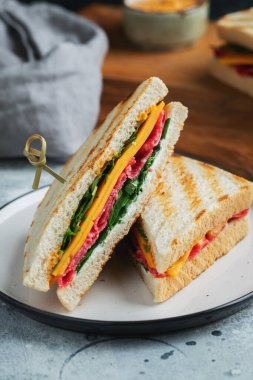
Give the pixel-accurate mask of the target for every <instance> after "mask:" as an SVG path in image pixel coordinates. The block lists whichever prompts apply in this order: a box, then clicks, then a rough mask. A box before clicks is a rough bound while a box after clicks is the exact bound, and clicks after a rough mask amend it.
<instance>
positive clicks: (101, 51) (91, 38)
mask: <svg viewBox="0 0 253 380" xmlns="http://www.w3.org/2000/svg"><path fill="white" fill-rule="evenodd" d="M107 46H108V43H107V38H106V35H105V34H104V32H103V31H102V30H101V29H100V28H99V27H97V26H96V25H94V24H93V23H91V22H89V21H87V20H85V19H83V18H81V17H79V16H77V15H75V14H73V13H71V12H68V11H66V10H64V9H62V8H60V7H58V6H52V5H48V4H43V3H39V4H36V5H31V6H27V5H21V4H20V3H18V2H17V1H14V0H5V1H4V0H0V157H20V156H22V152H23V148H24V145H25V142H26V140H27V138H28V137H29V135H31V134H32V133H39V134H41V135H42V136H43V137H45V139H46V140H47V156H48V157H54V158H57V159H60V160H65V159H66V158H67V157H68V156H70V155H72V154H73V153H74V151H75V150H76V149H77V148H78V147H79V145H80V143H81V142H82V141H83V140H84V139H85V138H86V137H87V135H88V134H89V132H90V131H91V129H93V127H94V126H95V124H96V121H97V117H98V113H99V104H100V94H101V87H102V78H101V64H102V61H103V58H104V55H105V53H106V50H107Z"/></svg>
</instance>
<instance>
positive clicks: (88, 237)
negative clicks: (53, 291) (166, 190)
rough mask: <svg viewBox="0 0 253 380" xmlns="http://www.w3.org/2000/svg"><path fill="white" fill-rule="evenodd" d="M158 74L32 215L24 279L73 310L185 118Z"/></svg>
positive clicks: (137, 208)
mask: <svg viewBox="0 0 253 380" xmlns="http://www.w3.org/2000/svg"><path fill="white" fill-rule="evenodd" d="M167 92H168V89H167V87H166V86H165V84H164V83H163V82H162V81H161V80H160V79H159V78H155V77H153V78H149V79H148V80H146V81H144V82H143V83H142V84H141V85H140V86H139V87H138V88H137V89H136V90H135V91H134V92H133V93H132V94H131V95H130V96H129V97H128V98H127V99H125V100H124V101H122V102H121V103H119V104H118V105H117V106H116V107H115V108H114V109H113V110H112V112H111V113H110V114H109V115H108V116H107V118H106V120H105V121H104V123H103V124H102V126H101V127H100V128H98V129H97V130H95V131H94V132H93V133H92V134H91V136H90V137H89V138H88V140H87V141H86V142H85V143H84V144H83V145H82V146H81V147H80V148H79V150H78V151H77V152H76V154H75V155H74V156H73V157H72V159H71V160H70V161H69V162H68V163H67V165H66V166H65V167H64V169H63V170H62V172H61V174H62V176H63V177H65V178H66V182H65V184H64V185H62V184H60V183H59V182H56V181H55V182H54V183H53V184H52V186H51V187H50V189H49V190H48V192H47V194H46V195H45V197H44V199H43V200H42V202H41V204H40V205H39V206H38V209H37V211H36V213H35V216H34V220H33V222H32V225H31V227H30V230H29V233H28V236H27V241H26V245H25V253H24V270H23V284H24V285H25V286H27V287H30V288H33V289H36V290H39V291H44V292H45V291H48V290H49V289H50V287H51V286H52V285H53V284H54V283H57V285H58V287H57V296H58V298H59V300H60V302H61V303H62V304H63V305H64V306H65V307H66V308H67V309H68V310H73V309H74V308H75V307H76V306H77V304H78V303H79V301H80V299H81V297H82V296H83V295H84V294H85V293H86V292H87V290H88V289H89V288H90V286H91V285H92V284H93V283H94V281H95V280H96V278H97V277H98V275H99V273H100V271H101V270H102V268H103V266H104V265H105V263H106V262H107V260H108V259H109V258H110V256H111V253H112V251H113V248H114V247H115V245H116V244H117V243H118V242H119V241H120V240H121V239H122V238H123V237H124V236H125V235H126V234H127V233H128V231H129V229H130V227H131V225H132V224H133V223H134V221H135V220H136V219H137V218H138V216H139V215H140V213H141V212H142V210H143V207H144V205H145V204H146V203H147V201H148V199H149V196H150V194H151V193H152V191H153V190H154V188H155V186H156V185H157V182H158V181H159V178H160V177H161V172H162V171H163V167H164V164H165V162H166V159H167V158H168V156H169V155H170V154H171V153H172V151H173V148H174V144H175V143H176V142H177V140H178V138H179V135H180V131H181V130H182V128H183V125H184V122H185V119H186V118H187V108H186V107H184V106H183V105H182V104H181V103H177V102H172V103H169V104H168V105H165V103H164V102H163V99H164V97H165V96H166V95H167Z"/></svg>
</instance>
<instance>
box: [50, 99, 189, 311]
mask: <svg viewBox="0 0 253 380" xmlns="http://www.w3.org/2000/svg"><path fill="white" fill-rule="evenodd" d="M169 117H170V118H171V121H170V125H169V129H168V133H167V136H166V139H164V140H162V141H161V148H160V151H159V153H158V155H157V157H156V159H155V161H154V164H153V165H152V171H150V172H149V173H148V175H147V177H146V180H145V184H144V186H143V191H142V192H141V193H140V194H139V196H138V197H137V199H136V201H135V202H134V203H132V204H131V205H130V207H129V209H128V211H127V214H126V215H125V217H124V218H123V219H122V222H121V223H120V224H117V225H116V226H115V227H114V228H113V229H112V230H111V231H110V232H109V234H108V236H107V238H106V239H105V241H104V243H103V244H101V245H99V246H98V247H97V248H96V249H95V250H94V252H93V253H92V255H91V257H90V258H89V260H88V261H87V262H86V263H85V264H84V265H83V267H82V269H81V270H80V272H79V273H78V274H76V275H75V276H74V279H73V281H72V282H71V284H70V285H69V286H67V287H65V288H58V289H57V296H58V298H59V300H60V301H61V303H62V304H63V305H64V306H65V307H66V308H67V309H68V310H70V311H71V310H73V309H74V308H75V307H76V306H77V304H78V303H79V301H80V300H81V298H82V296H83V295H84V294H85V293H86V292H87V291H88V289H89V288H90V286H91V285H92V284H93V283H94V281H95V280H96V278H97V277H98V275H99V273H100V271H101V270H102V268H103V266H104V265H105V263H106V262H107V260H108V259H109V258H110V256H111V254H112V251H113V249H114V247H115V246H116V244H117V243H118V242H119V241H120V240H121V239H122V238H123V237H124V236H125V235H126V234H127V233H128V231H129V229H130V227H131V226H132V224H133V223H134V221H135V220H136V219H137V218H138V217H139V216H140V214H141V212H142V211H143V208H144V206H145V204H146V203H147V202H148V200H149V197H150V194H151V192H153V191H154V190H155V188H156V186H157V183H158V181H159V179H160V178H161V176H162V172H163V170H164V166H165V164H166V162H167V161H168V159H169V156H170V155H171V153H172V151H173V148H174V145H175V143H176V141H177V140H178V138H179V134H180V130H181V129H182V127H183V124H184V121H185V119H186V117H187V109H186V108H185V107H184V106H183V105H182V104H181V103H177V102H175V103H170V111H169Z"/></svg>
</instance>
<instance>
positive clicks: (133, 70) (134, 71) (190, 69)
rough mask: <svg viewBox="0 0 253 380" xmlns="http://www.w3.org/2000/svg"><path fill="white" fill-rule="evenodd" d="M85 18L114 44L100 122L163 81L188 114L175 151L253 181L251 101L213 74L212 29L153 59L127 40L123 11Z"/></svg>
mask: <svg viewBox="0 0 253 380" xmlns="http://www.w3.org/2000/svg"><path fill="white" fill-rule="evenodd" d="M82 15H84V16H86V17H88V18H89V19H91V20H93V21H95V22H96V23H97V24H99V25H101V26H102V27H103V28H104V29H105V30H106V32H107V33H108V36H109V39H110V50H109V53H108V55H107V57H106V59H105V63H104V67H103V75H104V91H103V95H102V102H101V104H102V107H101V115H100V121H101V120H103V119H104V117H105V116H106V114H107V113H108V112H109V111H110V110H111V108H112V107H113V106H114V105H116V103H117V102H119V101H120V100H122V98H124V97H125V96H127V95H128V94H129V93H130V92H131V91H132V90H133V89H134V88H135V87H136V86H137V84H138V83H139V82H140V81H142V80H143V79H146V78H147V77H149V76H154V75H155V76H159V77H160V78H161V79H163V80H164V81H165V83H166V84H167V85H168V87H169V89H170V93H169V96H168V100H170V101H171V100H177V101H181V102H182V103H183V104H185V105H186V106H187V107H188V108H189V118H188V120H187V123H186V125H185V129H184V132H183V134H182V136H181V138H180V141H179V143H178V144H177V147H176V151H177V152H179V153H182V154H185V155H190V156H192V157H196V158H199V159H202V160H204V161H208V162H211V163H214V164H216V165H217V166H220V167H223V168H225V169H227V170H230V171H232V172H233V173H235V174H238V175H242V176H244V177H246V178H248V179H251V180H253V99H252V98H250V97H249V96H247V95H244V94H242V93H240V92H239V91H237V90H234V89H232V88H230V87H229V86H227V85H225V84H222V83H220V82H219V81H217V80H216V79H215V78H213V77H212V76H211V75H210V74H209V72H208V65H209V62H210V59H212V53H211V48H210V46H212V45H215V44H217V43H219V40H218V38H217V36H216V35H215V29H214V26H213V25H210V26H209V28H208V31H207V33H206V35H205V36H204V37H203V38H202V39H201V40H200V41H199V42H198V43H197V44H196V45H195V46H194V47H192V48H187V49H184V50H180V51H174V52H159V53H157V52H156V53H154V52H145V51H140V50H138V49H137V48H136V47H135V46H133V45H132V44H131V43H130V42H128V41H127V40H126V38H125V36H124V33H123V29H122V13H121V9H120V8H117V7H109V6H102V5H96V6H90V7H88V8H86V9H85V10H84V11H82Z"/></svg>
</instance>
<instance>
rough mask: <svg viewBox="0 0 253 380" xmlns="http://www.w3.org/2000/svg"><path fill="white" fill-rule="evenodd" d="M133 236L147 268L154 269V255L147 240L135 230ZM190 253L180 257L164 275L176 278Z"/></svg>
mask: <svg viewBox="0 0 253 380" xmlns="http://www.w3.org/2000/svg"><path fill="white" fill-rule="evenodd" d="M134 236H135V238H136V240H137V243H138V244H139V247H140V249H141V250H142V253H143V255H144V257H145V259H146V261H147V263H148V266H149V268H153V269H156V264H155V259H154V254H153V251H152V248H151V245H150V243H149V242H148V240H146V239H144V237H143V236H142V235H141V234H140V232H139V231H138V229H137V228H135V229H134ZM189 255H190V252H188V253H186V254H185V255H184V256H182V257H180V259H178V260H177V261H176V262H175V263H174V264H173V265H172V266H171V267H170V268H169V269H167V270H166V272H165V273H166V274H167V275H168V276H171V277H176V276H177V275H178V273H179V271H180V269H181V268H182V267H183V266H184V264H185V262H186V261H187V259H188V257H189Z"/></svg>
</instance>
